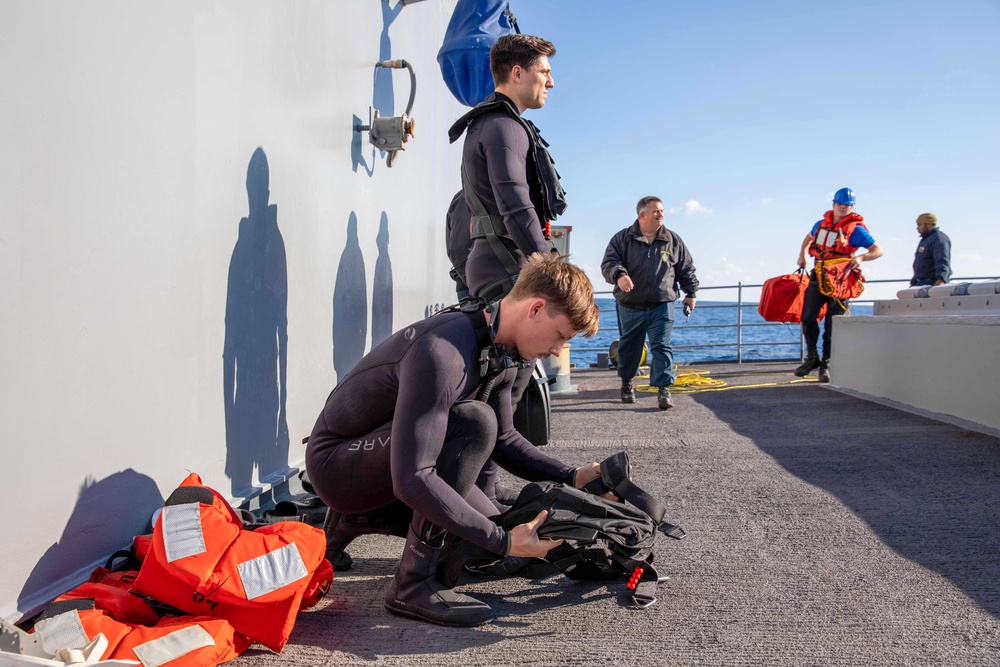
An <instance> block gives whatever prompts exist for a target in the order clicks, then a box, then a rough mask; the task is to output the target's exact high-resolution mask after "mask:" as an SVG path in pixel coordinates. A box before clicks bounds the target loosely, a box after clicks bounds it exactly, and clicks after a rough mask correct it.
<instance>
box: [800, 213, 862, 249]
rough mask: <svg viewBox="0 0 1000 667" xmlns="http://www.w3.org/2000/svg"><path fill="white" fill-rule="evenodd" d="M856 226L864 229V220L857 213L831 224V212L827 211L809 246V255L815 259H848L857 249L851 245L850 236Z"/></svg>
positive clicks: (849, 214)
mask: <svg viewBox="0 0 1000 667" xmlns="http://www.w3.org/2000/svg"><path fill="white" fill-rule="evenodd" d="M858 225H861V226H862V227H865V223H864V218H862V217H861V216H860V215H858V214H857V213H848V214H847V215H845V216H844V217H843V218H841V219H840V222H838V223H837V224H833V211H827V212H826V213H825V214H824V215H823V220H822V221H820V223H819V227H818V228H817V229H816V235H815V237H814V238H813V240H812V243H810V244H809V254H810V255H812V256H813V257H815V258H816V259H837V258H840V257H850V256H851V255H853V254H854V253H855V251H857V249H858V248H857V246H852V245H851V234H853V233H854V229H855V228H856V227H857V226H858ZM865 229H867V227H865Z"/></svg>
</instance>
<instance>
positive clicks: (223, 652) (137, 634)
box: [111, 616, 253, 667]
mask: <svg viewBox="0 0 1000 667" xmlns="http://www.w3.org/2000/svg"><path fill="white" fill-rule="evenodd" d="M252 643H253V641H252V640H251V639H249V638H247V637H243V636H242V635H240V634H239V633H237V632H235V631H234V630H233V626H232V625H230V624H229V622H228V621H227V620H225V619H224V618H211V617H208V616H175V617H172V618H164V619H163V620H161V621H160V622H159V623H157V624H156V625H154V626H153V627H143V626H135V627H133V628H132V631H131V632H129V633H128V634H127V635H125V636H124V637H123V638H122V640H121V642H119V644H118V646H117V647H116V648H115V650H114V652H113V653H112V654H111V657H112V658H114V659H116V660H138V661H140V662H141V663H142V664H143V667H203V666H204V667H209V666H210V665H218V664H220V663H223V662H227V661H229V660H232V659H233V658H235V657H236V656H238V655H239V654H240V653H243V651H245V650H247V649H248V648H249V647H250V645H251V644H252Z"/></svg>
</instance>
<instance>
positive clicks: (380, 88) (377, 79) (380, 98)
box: [351, 0, 404, 176]
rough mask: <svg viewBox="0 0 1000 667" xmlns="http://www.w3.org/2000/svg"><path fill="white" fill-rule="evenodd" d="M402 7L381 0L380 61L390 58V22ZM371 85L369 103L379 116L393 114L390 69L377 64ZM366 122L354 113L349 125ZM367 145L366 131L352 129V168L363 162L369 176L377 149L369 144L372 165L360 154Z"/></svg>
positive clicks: (393, 97)
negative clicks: (371, 92) (371, 91)
mask: <svg viewBox="0 0 1000 667" xmlns="http://www.w3.org/2000/svg"><path fill="white" fill-rule="evenodd" d="M403 7H404V5H403V3H402V2H401V1H400V0H397V2H396V6H395V7H392V6H390V2H389V0H382V34H381V35H380V36H379V45H378V59H379V62H381V61H383V60H391V59H392V39H391V38H390V37H389V26H391V25H392V22H393V21H395V20H396V17H397V16H399V13H400V12H401V11H403ZM372 87H373V91H374V92H373V94H372V107H373V108H375V109H378V112H379V114H381V115H382V116H391V115H393V114H394V113H395V111H396V98H395V94H394V93H393V89H392V70H391V69H386V68H385V67H376V68H375V74H374V81H373V84H372ZM367 124H368V123H367V121H362V120H361V119H360V118H358V117H357V116H354V120H353V125H352V126H351V127H354V128H356V127H358V126H360V125H367ZM368 145H369V143H368V134H367V133H366V132H359V131H357V130H355V131H354V136H353V138H352V140H351V162H352V165H353V169H354V172H355V173H357V171H358V167H359V166H363V167H364V168H365V172H366V173H367V174H368V175H369V176H371V175H372V174H374V173H375V153H376V149H375V147H374V146H372V147H371V155H372V158H371V165H369V164H368V161H367V160H366V158H365V156H364V155H363V154H362V151H363V150H364V147H365V146H368ZM378 154H379V156H380V157H385V151H378Z"/></svg>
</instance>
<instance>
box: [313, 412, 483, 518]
mask: <svg viewBox="0 0 1000 667" xmlns="http://www.w3.org/2000/svg"><path fill="white" fill-rule="evenodd" d="M391 432H392V422H388V423H386V424H383V425H382V426H380V427H379V428H377V429H376V430H375V431H373V432H371V433H367V434H365V435H363V436H360V437H357V438H349V439H345V440H344V441H342V442H340V443H337V444H334V445H331V446H329V447H326V448H325V451H323V452H322V453H319V452H317V454H319V455H318V456H315V457H312V460H311V461H310V465H309V481H310V482H311V483H312V485H313V486H314V487H315V489H316V493H317V495H319V497H320V498H322V499H323V502H324V503H326V505H327V507H330V508H333V509H334V510H336V511H337V512H341V513H344V514H358V513H361V512H370V511H373V510H376V509H379V508H382V507H385V506H386V505H389V504H390V503H392V502H394V501H395V500H396V496H395V494H394V493H393V485H392V473H391V468H390V447H389V446H387V443H388V442H389V435H390V433H391ZM496 436H497V426H496V415H495V413H494V412H493V410H492V408H490V407H489V406H488V405H487V404H486V403H483V402H481V401H462V402H460V403H456V404H455V405H453V406H452V408H451V410H450V411H449V414H448V430H447V431H446V433H445V442H444V446H443V447H442V448H441V453H440V455H439V456H438V459H437V466H436V470H437V475H438V477H440V478H441V479H442V480H443V481H444V482H445V483H446V484H448V485H449V486H451V487H452V488H453V489H455V490H456V491H457V492H458V493H459V495H461V496H462V497H463V498H465V500H466V502H468V503H469V504H470V505H472V507H474V508H475V509H476V510H477V511H479V512H480V513H482V514H483V515H484V516H493V515H495V514H497V509H496V507H495V505H494V504H493V503H492V502H491V501H490V500H489V499H488V498H487V497H486V496H485V495H484V494H483V492H482V491H481V490H480V489H479V488H477V487H476V479H477V478H478V477H479V475H480V473H481V472H482V470H483V467H484V466H485V465H486V463H487V461H488V460H489V456H490V454H491V453H492V452H493V448H494V446H495V445H496ZM413 519H414V527H415V528H417V529H419V525H418V524H419V523H420V521H421V517H420V515H419V514H417V513H414V517H413Z"/></svg>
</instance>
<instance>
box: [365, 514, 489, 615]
mask: <svg viewBox="0 0 1000 667" xmlns="http://www.w3.org/2000/svg"><path fill="white" fill-rule="evenodd" d="M441 549H442V547H432V546H431V545H430V544H428V543H427V542H425V541H423V540H421V539H420V538H419V537H417V535H416V533H414V532H413V528H412V527H411V528H410V529H409V532H408V534H407V536H406V547H405V548H404V549H403V557H402V558H401V559H400V561H399V567H398V568H397V569H396V576H395V577H393V579H392V582H391V583H390V584H389V590H388V591H386V594H385V601H384V602H385V608H386V609H388V610H389V611H390V612H392V613H393V614H397V615H399V616H407V617H409V618H415V619H417V620H418V621H428V622H430V623H437V624H438V625H452V626H459V627H470V626H473V625H480V624H482V623H485V622H487V621H489V620H492V618H493V611H492V610H491V609H490V607H489V605H487V604H486V603H484V602H480V601H479V600H476V599H475V598H470V597H469V596H467V595H462V594H461V593H456V592H455V591H453V590H451V589H450V588H447V587H445V586H443V585H442V584H441V583H440V582H439V581H438V579H437V576H436V575H437V566H438V559H439V558H440V556H441Z"/></svg>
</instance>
